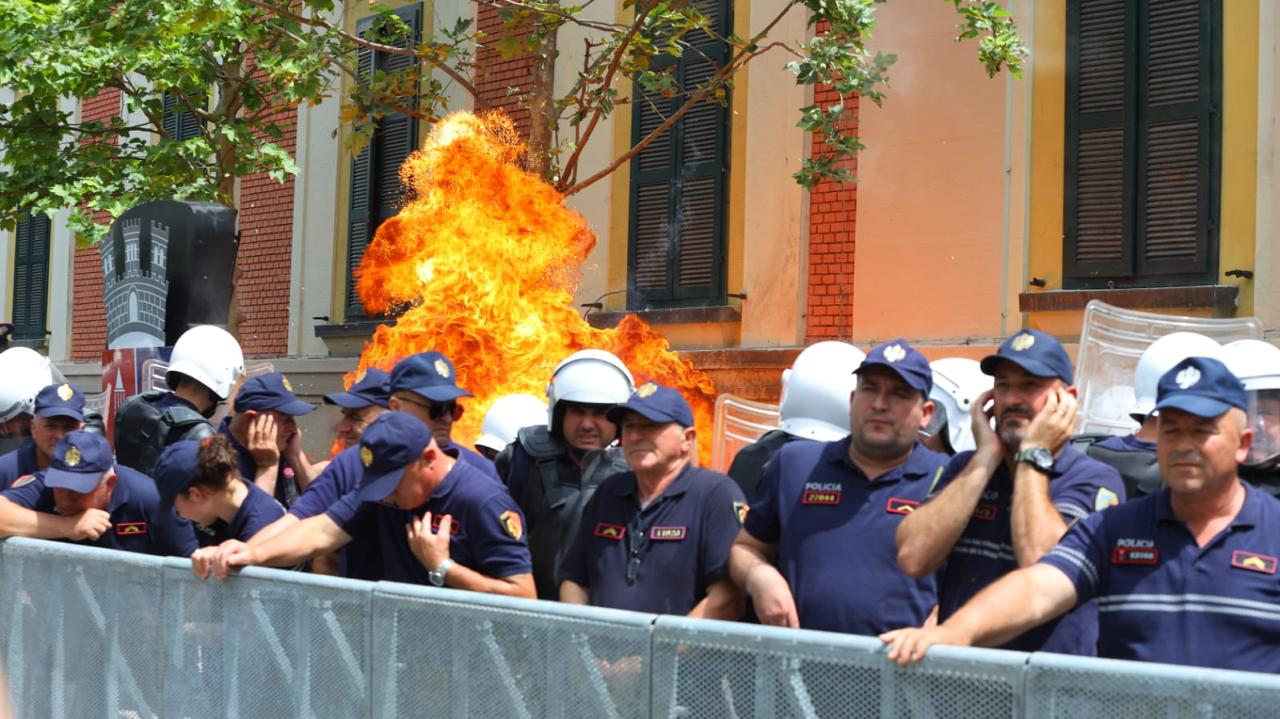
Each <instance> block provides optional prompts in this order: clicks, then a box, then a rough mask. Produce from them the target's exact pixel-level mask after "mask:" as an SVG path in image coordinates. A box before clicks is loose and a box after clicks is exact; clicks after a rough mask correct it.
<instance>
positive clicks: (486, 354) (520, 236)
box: [346, 112, 716, 464]
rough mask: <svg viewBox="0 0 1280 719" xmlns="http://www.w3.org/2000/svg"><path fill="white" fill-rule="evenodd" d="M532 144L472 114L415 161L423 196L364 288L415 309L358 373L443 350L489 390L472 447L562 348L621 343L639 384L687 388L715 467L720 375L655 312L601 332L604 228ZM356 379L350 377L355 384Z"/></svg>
mask: <svg viewBox="0 0 1280 719" xmlns="http://www.w3.org/2000/svg"><path fill="white" fill-rule="evenodd" d="M523 152H524V147H523V145H522V144H521V142H520V140H519V138H518V136H517V134H516V132H515V130H514V128H513V126H512V124H511V121H510V120H509V119H508V118H507V117H506V116H505V115H503V114H500V113H492V114H487V115H485V116H483V117H481V116H477V115H473V114H470V113H466V112H458V113H454V114H452V115H450V116H449V117H447V118H446V119H445V120H443V121H442V122H440V123H439V124H438V125H437V126H436V127H435V128H434V129H433V131H432V133H431V136H430V137H429V138H428V139H427V141H426V143H425V144H424V146H423V148H422V149H421V150H420V151H418V152H416V153H414V154H413V155H412V156H410V157H409V159H408V160H407V161H406V162H405V164H404V166H403V167H401V169H400V175H401V179H402V180H404V181H405V185H406V186H407V187H409V188H411V192H410V199H409V201H408V202H407V203H406V205H405V207H404V209H402V210H401V211H400V213H399V214H398V215H396V216H395V217H393V218H391V219H389V220H387V221H386V222H384V223H383V224H382V226H381V227H379V228H378V232H377V235H376V236H375V237H374V239H373V242H372V243H370V245H369V249H368V251H367V252H366V254H365V256H364V260H363V262H362V263H361V265H360V271H359V273H360V277H359V285H358V287H359V292H360V297H361V299H362V300H363V301H364V303H365V306H366V307H367V308H368V310H369V311H370V312H371V313H375V314H377V313H384V312H388V311H391V310H396V309H403V310H404V312H403V314H401V315H400V316H399V318H398V319H397V320H396V322H395V324H394V325H383V326H380V327H378V329H377V331H376V332H375V333H374V335H373V337H372V338H371V339H370V341H369V342H368V343H367V344H366V345H365V348H364V351H363V352H362V353H361V355H360V363H359V366H358V367H357V371H358V370H359V369H360V368H364V367H370V366H372V367H380V368H382V369H387V370H389V369H390V368H391V367H392V366H393V365H394V364H395V362H396V361H397V360H398V359H400V358H402V357H405V356H407V355H410V354H413V353H415V352H423V351H426V350H430V349H434V350H438V351H440V352H443V353H444V354H445V355H446V356H447V357H449V359H450V360H452V361H453V363H454V365H455V366H456V368H457V372H458V378H457V379H458V384H459V386H462V387H465V388H467V389H468V390H470V391H471V392H473V393H475V395H476V398H475V399H474V400H468V401H466V402H465V407H466V413H465V414H464V415H463V417H462V419H460V420H459V421H458V423H456V424H455V425H454V441H456V442H459V443H460V444H463V445H465V446H471V443H472V442H473V441H474V440H475V439H476V438H477V437H479V436H480V423H481V420H482V419H483V418H484V413H485V411H486V410H487V409H488V408H489V405H490V404H491V403H492V402H493V400H495V399H497V398H498V397H500V396H502V395H505V394H511V393H515V392H524V393H528V394H532V395H535V396H542V395H543V393H544V391H545V389H546V384H547V380H548V379H550V377H551V372H552V370H553V369H555V366H556V364H557V363H558V362H559V361H560V360H561V359H563V358H564V357H566V356H568V355H569V354H571V353H573V352H575V351H577V350H580V349H587V348H595V349H604V350H608V351H610V352H613V353H614V354H616V355H617V356H618V357H620V358H621V359H622V361H623V362H625V363H626V365H627V366H628V367H629V368H630V369H631V371H632V373H633V374H634V375H635V379H636V382H637V383H642V382H645V381H648V380H653V381H656V382H659V383H662V384H665V385H668V386H670V387H674V388H675V389H677V390H679V391H680V392H681V394H683V395H684V396H685V398H686V399H687V400H688V401H689V404H690V405H691V406H692V407H693V410H694V417H695V419H696V421H697V429H698V444H699V454H700V456H701V460H702V462H703V464H706V463H707V462H708V461H709V459H710V447H711V444H710V440H711V426H712V415H713V411H714V402H715V396H716V390H715V386H714V385H713V384H712V382H711V380H710V378H708V377H707V376H706V375H705V374H704V373H702V372H701V371H699V370H697V369H695V368H694V367H693V365H692V363H690V362H689V361H688V360H683V359H681V358H679V357H678V356H677V355H676V354H675V353H674V352H673V351H671V348H670V345H669V344H668V343H667V341H666V340H665V339H664V338H663V337H662V336H661V335H660V334H658V333H657V332H656V331H654V330H653V328H651V327H650V326H649V325H648V324H647V323H645V322H644V321H643V320H640V319H639V318H637V317H635V316H628V317H626V318H625V319H624V320H623V321H622V322H621V323H620V324H619V326H618V327H617V328H616V329H607V330H600V329H596V328H594V327H591V326H590V325H589V324H588V323H587V322H586V321H585V320H584V319H583V318H582V317H581V316H580V315H579V314H578V312H577V310H576V309H575V308H574V305H573V291H574V289H575V288H576V287H577V284H578V281H579V278H580V275H579V271H580V267H581V266H582V263H583V262H584V261H585V260H586V259H587V256H588V255H589V254H590V252H591V249H592V248H593V247H595V244H596V238H595V235H594V234H592V232H591V230H590V228H588V227H587V223H586V221H585V220H584V219H583V217H582V216H581V215H579V214H577V213H576V212H574V211H572V210H570V209H568V208H567V207H565V206H564V204H563V201H564V197H563V196H562V195H560V194H559V193H558V192H556V191H555V190H554V189H553V188H552V187H551V186H549V185H548V184H546V183H545V182H543V181H542V180H541V179H539V178H538V177H537V176H535V175H531V174H529V173H527V172H525V171H524V170H522V169H520V168H519V167H518V165H517V164H516V163H517V158H519V157H520V156H521V154H523ZM354 378H355V373H354V372H353V373H352V374H350V375H348V376H347V378H346V380H347V385H348V386H349V385H350V384H351V382H353V381H354Z"/></svg>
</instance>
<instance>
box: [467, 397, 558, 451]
mask: <svg viewBox="0 0 1280 719" xmlns="http://www.w3.org/2000/svg"><path fill="white" fill-rule="evenodd" d="M546 416H547V404H546V403H545V402H543V401H542V400H540V399H538V398H537V397H534V396H533V395H528V394H508V395H503V396H501V397H499V398H497V399H496V400H494V401H493V405H491V406H490V407H489V411H488V412H485V414H484V424H482V425H481V427H480V431H481V432H483V434H482V435H481V436H480V439H477V440H476V449H480V448H481V447H486V448H488V449H491V450H493V451H494V452H501V451H502V450H503V449H504V448H505V447H506V446H507V445H508V444H511V443H512V442H514V441H515V439H516V433H517V432H519V431H520V430H521V429H522V428H524V427H529V426H532V425H535V424H542V421H543V419H544V418H545V417H546Z"/></svg>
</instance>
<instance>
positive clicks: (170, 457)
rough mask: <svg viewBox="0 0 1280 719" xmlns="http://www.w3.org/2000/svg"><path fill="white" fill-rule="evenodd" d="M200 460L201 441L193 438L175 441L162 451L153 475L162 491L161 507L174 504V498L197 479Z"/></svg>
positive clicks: (165, 507)
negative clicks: (197, 466) (197, 467)
mask: <svg viewBox="0 0 1280 719" xmlns="http://www.w3.org/2000/svg"><path fill="white" fill-rule="evenodd" d="M199 460H200V443H199V442H197V441H195V440H193V439H186V440H183V441H181V442H174V443H173V444H171V445H169V446H168V447H165V448H164V451H163V452H161V453H160V459H159V460H157V461H156V466H155V469H153V470H151V477H152V479H154V480H155V481H156V489H158V490H159V491H160V507H161V509H168V508H169V507H172V506H173V498H174V497H177V496H178V495H179V494H182V493H183V492H185V491H187V488H188V487H190V486H191V484H192V483H193V482H195V481H196V465H197V464H199Z"/></svg>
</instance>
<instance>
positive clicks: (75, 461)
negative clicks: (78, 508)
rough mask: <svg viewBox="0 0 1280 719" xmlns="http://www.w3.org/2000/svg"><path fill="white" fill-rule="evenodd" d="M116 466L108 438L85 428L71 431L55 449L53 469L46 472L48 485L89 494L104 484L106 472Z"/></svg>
mask: <svg viewBox="0 0 1280 719" xmlns="http://www.w3.org/2000/svg"><path fill="white" fill-rule="evenodd" d="M114 466H115V460H114V459H112V457H111V445H109V444H107V438H106V437H103V436H102V435H100V434H98V433H97V432H86V431H84V430H82V429H79V430H76V431H74V432H67V433H66V434H65V435H63V437H62V439H60V440H58V444H57V445H55V446H54V448H53V456H51V457H50V458H49V467H48V468H47V469H45V471H44V484H45V486H46V487H57V488H60V489H69V490H71V491H72V492H79V493H80V494H87V493H89V492H92V491H93V488H94V487H97V486H98V483H99V482H101V481H102V475H103V473H105V472H106V471H107V470H109V469H111V468H112V467H114Z"/></svg>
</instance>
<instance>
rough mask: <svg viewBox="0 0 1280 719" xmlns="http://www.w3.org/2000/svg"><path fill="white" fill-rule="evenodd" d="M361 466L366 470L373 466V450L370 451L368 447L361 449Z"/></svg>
mask: <svg viewBox="0 0 1280 719" xmlns="http://www.w3.org/2000/svg"><path fill="white" fill-rule="evenodd" d="M360 464H363V465H364V466H365V467H366V468H368V467H369V466H371V465H372V464H373V450H372V449H369V448H368V447H361V448H360Z"/></svg>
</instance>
